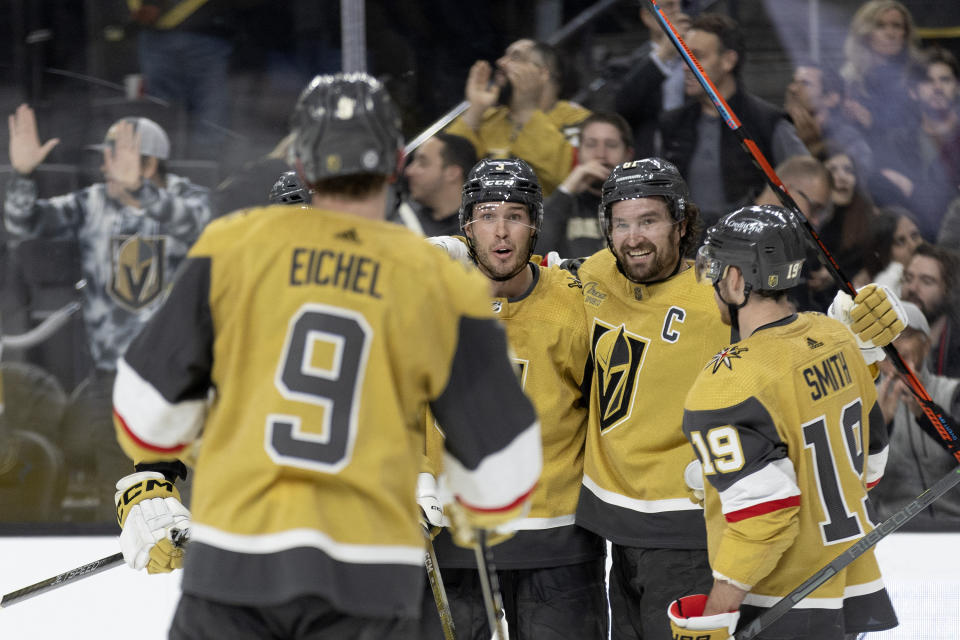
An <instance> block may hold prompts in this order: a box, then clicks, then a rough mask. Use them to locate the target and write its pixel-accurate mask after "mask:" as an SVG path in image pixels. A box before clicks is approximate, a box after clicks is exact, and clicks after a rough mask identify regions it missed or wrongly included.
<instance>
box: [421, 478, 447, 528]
mask: <svg viewBox="0 0 960 640" xmlns="http://www.w3.org/2000/svg"><path fill="white" fill-rule="evenodd" d="M438 493H439V492H438V491H437V480H436V478H434V477H433V474H432V473H421V474H420V475H418V476H417V504H418V505H420V524H421V526H423V529H424V531H426V532H427V533H428V534H430V538H431V539H433V538H434V537H435V536H436V535H437V533H439V532H440V527H442V526H443V505H442V504H441V503H440V498H439V497H438Z"/></svg>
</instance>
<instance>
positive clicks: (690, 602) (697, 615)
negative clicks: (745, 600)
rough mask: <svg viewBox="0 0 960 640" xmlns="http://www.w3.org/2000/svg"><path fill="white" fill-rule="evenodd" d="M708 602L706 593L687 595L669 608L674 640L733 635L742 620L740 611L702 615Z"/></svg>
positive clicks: (718, 638) (706, 639) (721, 639)
mask: <svg viewBox="0 0 960 640" xmlns="http://www.w3.org/2000/svg"><path fill="white" fill-rule="evenodd" d="M706 604H707V596H706V594H703V593H701V594H697V595H695V596H685V597H683V598H680V599H679V600H674V601H673V602H671V603H670V607H669V608H667V615H668V616H670V630H671V631H672V632H673V638H674V640H727V639H728V638H732V637H733V632H734V631H736V630H737V622H739V621H740V612H739V611H729V612H727V613H718V614H716V615H712V616H704V615H701V614H702V613H703V608H704V606H706Z"/></svg>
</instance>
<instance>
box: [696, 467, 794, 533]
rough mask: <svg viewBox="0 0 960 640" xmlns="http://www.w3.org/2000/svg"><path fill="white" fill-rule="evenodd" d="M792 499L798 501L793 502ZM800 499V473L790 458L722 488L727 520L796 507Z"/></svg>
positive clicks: (724, 511) (732, 520)
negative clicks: (798, 474)
mask: <svg viewBox="0 0 960 640" xmlns="http://www.w3.org/2000/svg"><path fill="white" fill-rule="evenodd" d="M711 481H712V476H711ZM791 500H796V502H795V503H791V502H790V501H791ZM799 501H800V487H798V486H797V474H796V472H795V471H794V468H793V463H792V462H790V459H789V458H780V459H779V460H774V461H772V462H770V463H768V464H766V465H764V466H762V467H760V468H759V469H757V470H756V471H754V472H753V473H751V474H748V475H745V476H743V477H741V478H739V479H737V480H736V481H735V482H734V483H733V484H731V485H730V486H729V487H727V488H726V489H724V490H722V491H720V502H721V504H722V505H723V513H724V517H726V519H727V522H737V521H739V520H743V519H745V518H750V517H753V516H757V515H761V514H764V513H770V512H772V511H777V510H779V509H783V508H786V507H788V506H796V505H797V504H800V502H799ZM778 505H779V506H778ZM731 518H733V519H731Z"/></svg>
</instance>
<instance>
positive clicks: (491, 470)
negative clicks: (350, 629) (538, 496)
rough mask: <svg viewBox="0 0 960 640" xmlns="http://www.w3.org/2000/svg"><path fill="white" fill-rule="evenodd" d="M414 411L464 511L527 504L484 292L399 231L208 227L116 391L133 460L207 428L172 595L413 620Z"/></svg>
mask: <svg viewBox="0 0 960 640" xmlns="http://www.w3.org/2000/svg"><path fill="white" fill-rule="evenodd" d="M478 370H480V371H484V372H485V373H486V374H487V375H485V376H484V377H482V378H478V376H477V373H476V372H477V371H478ZM427 403H429V406H430V407H431V410H432V411H433V412H434V413H435V414H436V415H437V416H440V417H442V419H443V421H444V424H445V425H446V429H447V435H448V443H449V444H450V447H449V449H448V451H447V453H446V454H445V460H444V466H445V468H446V469H447V475H448V477H449V479H450V483H451V488H452V489H453V491H454V492H455V493H456V494H457V495H459V496H460V497H461V499H462V500H463V501H464V502H465V503H466V504H469V505H471V506H474V507H477V508H480V509H488V510H497V509H503V508H505V505H514V504H516V502H517V501H518V500H521V499H523V497H524V496H526V495H527V494H528V493H529V492H530V491H532V489H533V487H534V485H535V483H536V480H537V477H538V476H539V474H540V466H541V465H540V460H541V452H540V430H539V425H538V423H537V422H536V416H535V414H534V411H533V408H532V406H531V405H530V403H529V401H528V400H527V399H526V397H524V395H523V393H522V391H521V389H520V386H519V384H518V382H517V380H516V377H515V376H514V375H513V371H512V368H511V366H510V362H509V359H508V358H507V347H506V339H505V336H504V332H503V329H502V328H501V327H500V326H499V324H498V323H497V322H496V320H495V319H494V318H493V314H492V312H491V310H490V300H489V289H488V286H487V282H486V280H485V279H484V278H483V277H482V276H480V275H479V274H477V273H471V272H470V271H468V270H466V269H464V268H463V267H462V266H461V265H459V264H457V263H456V262H454V261H452V260H450V259H449V258H447V257H446V256H444V255H442V254H441V253H440V252H439V251H436V250H435V249H433V248H431V247H429V246H427V245H426V244H425V243H424V242H423V240H422V239H421V238H420V237H418V236H416V235H415V234H413V233H411V232H409V231H408V230H406V229H404V228H402V227H400V226H398V225H393V224H389V223H385V222H374V221H369V220H364V219H361V218H359V217H357V216H352V215H345V214H340V213H335V212H331V211H320V210H315V209H314V210H304V209H298V208H291V207H288V206H283V205H280V206H273V207H267V208H263V209H255V210H248V211H245V212H240V213H237V214H234V215H232V216H228V217H225V218H222V219H220V220H217V221H214V222H213V223H211V224H210V225H209V226H208V227H207V229H206V230H205V231H204V233H203V235H202V236H201V238H200V240H199V241H198V242H197V244H196V245H195V246H194V247H193V249H191V251H190V254H189V258H188V260H187V263H186V265H185V268H184V269H183V271H182V272H181V275H180V276H179V277H178V280H177V283H176V284H175V285H174V287H173V290H172V292H171V294H170V297H169V298H168V300H167V301H166V303H165V304H164V305H163V306H162V307H161V308H160V310H159V311H158V312H157V314H156V315H155V316H154V318H153V319H152V320H151V322H150V323H149V324H148V325H147V327H146V328H145V329H144V331H143V332H142V333H140V335H139V336H138V337H137V339H136V340H135V341H134V342H133V344H132V345H131V347H130V349H129V350H128V351H127V353H126V355H125V356H124V358H123V359H122V360H121V361H120V363H119V367H118V375H117V382H116V387H115V390H114V404H115V413H116V418H117V419H116V424H117V432H118V439H119V440H120V442H121V445H122V446H123V448H124V450H125V451H126V452H127V454H128V455H130V457H132V458H133V459H134V460H135V461H136V462H149V461H157V460H169V459H171V458H177V457H181V456H183V455H184V453H185V449H186V448H187V447H188V446H189V445H190V443H192V442H194V441H196V440H197V439H199V438H200V435H201V433H200V432H201V429H202V430H203V433H202V443H201V446H200V447H199V452H198V453H197V461H196V471H195V475H194V485H193V503H192V505H191V508H192V516H193V517H192V519H193V526H192V530H191V533H192V537H191V543H190V561H189V562H188V563H187V566H186V567H185V570H184V574H183V583H182V588H183V590H184V592H186V593H192V594H195V595H198V596H200V597H204V598H207V599H210V600H215V601H222V602H228V603H231V604H239V605H244V604H249V605H256V606H267V605H273V604H280V603H283V602H285V601H288V600H290V599H292V598H296V597H298V596H300V595H304V594H314V595H318V596H320V597H322V598H324V599H326V600H327V601H329V602H330V604H331V605H332V606H333V607H334V608H336V609H337V610H339V611H343V612H347V613H350V614H353V615H359V616H396V615H404V616H416V615H418V612H419V599H420V596H421V594H422V592H423V589H422V586H423V578H424V572H423V551H424V548H423V545H424V542H423V535H422V532H421V529H420V526H419V524H418V521H417V513H418V508H417V503H416V496H415V485H416V474H417V471H418V470H419V466H420V459H421V456H422V452H423V449H424V434H423V426H422V422H421V421H420V420H419V418H420V416H421V415H422V410H423V407H424V405H425V404H427ZM478 424H482V425H483V426H484V428H483V429H478V428H476V427H477V425H478ZM451 451H453V452H456V454H455V455H453V454H451V453H450V452H451Z"/></svg>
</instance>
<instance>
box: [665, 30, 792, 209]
mask: <svg viewBox="0 0 960 640" xmlns="http://www.w3.org/2000/svg"><path fill="white" fill-rule="evenodd" d="M685 40H686V43H687V46H689V48H690V50H691V51H692V52H693V54H694V55H695V56H696V57H697V59H698V60H699V61H700V65H701V66H702V67H703V69H704V71H706V73H707V75H708V76H709V77H710V79H711V80H712V81H713V84H714V86H715V87H716V88H717V91H718V92H719V93H720V95H722V96H723V98H724V99H725V100H726V101H727V102H728V103H729V104H730V108H731V109H732V110H733V112H734V113H736V114H737V115H738V116H739V117H740V119H741V121H743V122H747V123H749V125H750V131H751V133H752V134H753V136H754V138H753V139H754V141H755V142H756V143H757V146H758V147H759V148H760V151H761V152H762V153H763V155H764V156H766V157H767V158H770V159H771V160H772V162H774V163H775V164H780V163H781V162H783V161H784V160H786V159H787V158H789V157H791V156H795V155H809V152H808V151H807V148H806V147H805V146H804V144H803V142H802V141H801V140H800V138H799V137H797V131H796V129H794V127H793V125H792V124H791V123H790V121H789V120H788V119H787V117H786V115H785V114H784V113H783V112H782V111H780V110H779V109H778V108H777V107H775V106H773V105H771V104H769V103H768V102H765V101H763V100H761V99H760V98H758V97H756V96H754V95H752V94H750V93H748V92H747V91H746V90H745V89H744V87H743V85H742V81H741V79H740V69H741V68H742V66H743V62H744V53H745V43H744V37H743V32H742V31H741V30H740V26H739V25H738V24H737V23H736V22H734V21H733V20H732V19H731V18H729V17H728V16H725V15H720V14H711V13H704V14H701V15H700V16H699V17H697V18H696V19H694V21H693V23H692V24H691V26H690V30H689V31H688V32H687V35H686V38H685ZM684 74H685V75H684V90H685V92H686V94H687V96H690V97H696V98H697V100H696V101H693V102H690V103H689V104H687V105H686V106H683V107H681V108H679V109H675V110H673V111H669V112H667V113H664V114H662V115H661V117H660V134H661V145H662V152H661V153H659V154H658V155H662V156H663V157H664V158H665V159H666V160H669V161H670V162H672V163H673V164H675V165H676V166H677V168H678V169H679V170H680V173H681V174H682V175H684V176H686V177H687V183H688V184H689V185H690V190H691V194H690V197H691V199H692V200H693V201H694V202H697V203H699V204H700V205H701V207H703V208H702V214H703V222H704V227H709V226H711V225H712V224H713V223H714V222H716V221H717V220H718V219H719V217H720V215H721V214H723V213H727V212H729V211H732V210H733V209H736V208H737V207H739V206H741V205H743V204H745V203H746V201H748V200H750V199H751V198H754V197H756V194H757V193H758V192H759V191H760V190H761V189H762V187H763V184H764V179H763V174H762V173H760V172H759V171H757V168H756V167H755V166H754V164H753V160H752V159H751V157H750V155H749V154H747V153H744V151H743V149H741V148H740V143H739V141H738V140H737V136H736V134H735V133H734V132H733V131H731V130H730V128H729V127H727V126H725V125H724V123H723V122H722V121H721V119H720V115H719V113H718V112H717V110H716V107H714V105H713V102H711V100H710V98H709V96H708V95H707V94H706V92H704V91H703V89H702V88H701V87H700V84H699V83H698V82H697V80H696V78H695V76H694V75H693V73H692V72H690V71H689V69H685V70H684Z"/></svg>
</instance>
